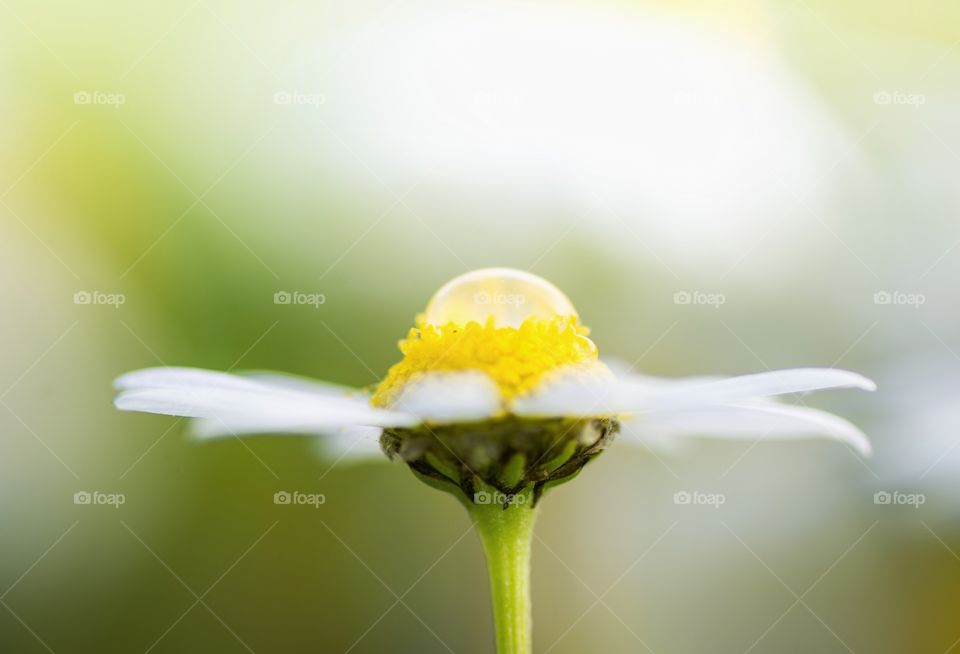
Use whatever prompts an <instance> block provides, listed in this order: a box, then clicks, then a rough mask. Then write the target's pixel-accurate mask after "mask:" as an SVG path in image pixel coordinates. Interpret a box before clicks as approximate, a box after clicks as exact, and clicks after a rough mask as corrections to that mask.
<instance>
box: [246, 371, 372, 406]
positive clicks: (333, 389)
mask: <svg viewBox="0 0 960 654" xmlns="http://www.w3.org/2000/svg"><path fill="white" fill-rule="evenodd" d="M239 374H240V375H241V376H243V377H244V378H246V379H251V380H253V381H257V382H261V383H264V384H269V385H271V386H279V387H282V388H287V389H290V390H293V391H302V392H304V393H316V394H318V395H332V396H336V397H351V398H355V399H359V400H363V401H369V399H370V393H369V392H367V391H365V390H361V389H358V388H351V387H349V386H341V385H340V384H331V383H329V382H325V381H321V380H319V379H310V378H309V377H301V376H299V375H288V374H286V373H282V372H272V371H261V370H253V371H248V370H245V371H243V372H240V373H239Z"/></svg>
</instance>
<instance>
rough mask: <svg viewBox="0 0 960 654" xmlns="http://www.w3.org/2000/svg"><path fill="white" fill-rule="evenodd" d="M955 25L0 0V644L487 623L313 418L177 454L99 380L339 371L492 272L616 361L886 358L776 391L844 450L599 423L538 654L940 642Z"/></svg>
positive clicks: (382, 642)
mask: <svg viewBox="0 0 960 654" xmlns="http://www.w3.org/2000/svg"><path fill="white" fill-rule="evenodd" d="M958 39H960V6H958V5H957V4H956V3H949V2H941V1H937V0H919V1H918V2H912V3H909V4H901V3H874V2H865V1H863V0H855V1H851V2H845V3H834V2H827V1H826V0H770V1H766V2H756V1H752V0H733V1H727V2H721V3H717V2H709V1H700V0H689V1H687V2H681V3H676V2H672V3H668V2H655V1H654V2H643V3H626V2H623V3H617V2H606V1H603V2H592V3H587V2H524V3H509V2H484V3H464V2H453V3H451V2H429V1H420V0H387V1H380V0H364V1H363V2H353V3H333V2H310V3H307V2H269V3H267V2H248V3H242V4H240V3H229V2H223V1H222V0H186V1H178V0H175V1H171V2H140V3H122V2H102V1H101V2H96V1H94V2H85V3H76V2H65V1H63V0H29V1H27V0H0V53H2V58H0V116H2V120H0V142H2V156H0V217H2V219H0V307H2V309H0V361H2V365H0V430H2V440H0V448H2V449H0V524H2V530H3V535H2V538H0V548H2V550H0V601H2V604H0V649H2V650H3V651H4V652H17V653H18V654H19V653H28V652H55V653H57V654H59V653H61V652H104V651H115V652H157V653H159V652H243V651H250V652H257V653H258V654H259V653H262V652H356V653H361V652H418V653H420V652H456V653H458V654H461V653H470V652H490V651H492V647H493V645H492V625H491V616H490V610H489V607H488V593H487V587H486V578H485V572H484V566H483V562H482V554H481V551H480V547H479V543H478V540H477V537H476V535H475V534H473V533H470V524H469V522H468V520H467V518H466V515H465V514H464V512H463V510H462V509H461V508H460V507H459V506H458V505H457V504H456V503H455V502H454V501H453V500H452V499H450V498H449V497H446V496H444V495H442V494H440V493H436V492H434V491H432V490H430V489H429V488H427V487H426V486H423V485H422V484H420V483H418V482H417V481H415V480H414V479H413V477H412V476H411V474H410V473H409V472H408V471H407V470H405V469H403V468H402V467H400V466H398V465H390V464H388V463H386V462H383V463H377V462H370V463H363V464H350V465H348V464H347V463H345V462H340V463H337V464H334V463H333V462H332V461H330V460H329V459H326V460H325V459H323V458H322V457H321V456H319V455H318V454H317V447H316V444H315V443H313V442H312V441H311V439H309V438H303V437H299V438H271V437H264V438H258V439H250V440H246V441H244V442H239V441H229V442H218V443H213V444H209V445H203V446H198V445H195V444H192V443H190V442H188V441H187V440H186V439H185V438H184V437H183V434H182V430H183V426H184V425H183V423H178V422H177V421H175V420H174V419H168V418H164V417H157V416H145V415H132V414H120V413H118V412H115V411H114V410H113V408H112V406H111V398H112V390H111V381H112V379H113V378H115V377H116V376H117V375H118V374H120V373H122V372H125V371H127V370H131V369H135V368H139V367H146V366H154V365H164V364H167V365H195V366H202V367H209V368H215V369H235V370H240V369H262V368H268V369H278V370H285V371H290V372H294V373H300V374H305V375H310V376H316V377H320V378H323V379H328V380H333V381H337V382H341V383H345V384H353V385H360V386H363V385H368V384H372V383H374V382H375V381H376V380H377V379H378V377H379V376H381V375H382V374H383V373H384V372H385V370H386V369H387V367H388V366H389V365H390V364H391V363H393V362H394V361H395V360H396V359H397V356H398V353H397V351H396V345H395V344H396V341H397V340H398V339H399V338H401V337H402V336H403V335H404V334H405V332H406V330H407V329H408V328H409V326H410V325H411V323H412V320H413V317H414V315H415V314H416V312H418V311H420V310H422V308H423V307H424V305H425V303H426V301H427V299H428V298H429V296H430V294H431V293H432V292H433V290H435V289H436V288H437V287H438V286H439V285H440V284H442V283H443V282H444V281H446V280H447V279H448V278H450V277H452V276H454V275H457V274H459V273H461V272H463V271H465V270H467V269H471V268H477V267H484V266H491V265H505V266H513V267H517V268H522V269H527V270H531V271H532V272H535V273H537V274H540V275H542V276H545V277H546V278H548V279H550V280H551V281H553V282H555V283H556V284H557V285H558V286H560V287H561V288H563V289H564V290H565V291H567V293H568V294H569V295H570V296H571V298H572V299H573V301H574V302H575V304H576V305H577V307H578V309H579V311H580V314H581V316H582V317H583V318H584V320H585V321H586V322H587V323H588V324H589V325H591V326H592V328H593V336H594V339H595V341H596V342H597V343H598V344H599V345H600V347H601V350H602V352H603V353H604V354H606V355H612V356H616V357H619V358H621V359H624V360H626V361H628V362H631V363H633V364H634V365H635V366H636V367H637V368H638V369H640V370H642V371H645V372H648V373H652V374H658V375H668V376H672V375H687V374H715V373H739V372H749V371H755V370H765V369H768V368H771V369H775V368H779V367H786V366H796V365H826V366H829V365H837V366H843V367H848V368H851V369H855V370H858V371H861V372H863V373H865V374H867V375H869V376H871V377H873V378H874V379H876V380H877V382H878V383H879V385H880V390H879V391H878V392H877V393H875V394H872V395H867V394H857V393H845V392H839V393H836V394H831V395H830V396H829V397H814V398H811V399H809V400H807V401H808V402H810V403H811V404H815V405H816V406H820V407H824V408H828V409H830V410H834V411H837V412H839V413H841V414H843V415H845V416H847V417H850V418H851V419H853V420H854V421H855V422H857V423H858V424H860V425H861V426H863V428H864V429H865V430H866V431H867V432H868V434H869V435H870V437H871V439H872V441H873V443H874V446H875V450H876V451H875V454H874V456H873V457H872V458H869V459H863V458H860V457H858V456H857V455H856V454H855V453H854V452H853V451H851V450H850V449H848V448H847V447H845V446H843V445H840V444H836V443H829V442H821V441H807V442H781V443H756V442H753V441H750V440H741V441H729V442H716V441H712V442H694V443H691V444H689V445H688V446H684V447H676V448H672V449H670V450H669V451H648V450H646V449H644V448H643V447H639V446H633V447H631V444H630V443H629V442H626V441H625V442H622V443H618V444H617V445H616V447H614V448H613V449H612V450H611V451H610V452H608V453H606V454H604V455H603V456H602V457H600V458H599V459H598V460H597V461H596V462H595V463H593V464H591V465H590V466H588V468H587V469H586V470H585V471H584V473H583V474H582V475H581V476H580V477H579V478H578V479H577V481H576V482H575V483H572V484H568V485H566V486H563V487H561V488H559V489H557V490H555V491H554V492H552V493H551V494H550V495H549V496H548V497H547V498H546V501H545V502H544V504H543V506H542V512H541V517H540V521H539V524H538V540H537V543H536V545H535V552H534V571H533V576H534V611H535V640H536V650H537V651H538V652H555V653H556V654H561V653H574V652H584V651H604V652H646V651H650V652H655V653H656V654H669V653H688V652H714V653H720V652H724V653H726V652H731V653H746V652H757V653H760V652H784V653H786V652H839V653H843V652H858V653H859V652H891V653H892V652H906V651H909V652H931V653H933V654H943V653H945V652H949V651H952V650H954V649H955V648H957V646H958V642H960V641H958V639H960V621H958V620H957V615H958V610H960V556H958V554H960V522H958V520H960V500H958V495H957V488H958V487H960V479H958V474H957V473H958V470H960V448H957V447H956V446H957V444H958V442H960V434H958V433H957V424H958V418H960V404H958V400H957V398H958V397H960V395H958V393H960V376H958V371H960V312H958V311H957V282H958V279H960V277H958V273H960V220H958V209H960V195H958V193H957V173H958V169H960V167H958V165H960V123H958V122H957V115H958V108H960V93H958V92H960V87H958V85H957V80H958V74H960V40H958ZM279 292H290V293H294V292H296V293H301V294H304V296H309V295H310V294H315V295H317V296H320V295H322V299H323V302H322V304H321V303H319V301H318V302H317V303H316V304H315V305H310V304H277V303H275V301H274V296H275V294H276V293H279ZM281 490H287V491H293V490H298V491H301V492H306V493H322V494H323V495H324V496H325V498H326V502H325V503H324V504H323V505H322V506H321V507H319V508H316V509H314V508H310V507H293V506H278V505H275V504H274V503H273V500H272V498H273V494H274V493H275V492H277V491H281ZM84 491H86V492H93V491H98V492H101V493H108V494H109V493H121V494H123V497H124V499H125V501H124V503H123V505H122V506H119V507H118V508H115V507H111V506H91V505H82V504H79V505H78V504H75V503H74V500H73V497H74V494H75V493H77V492H84ZM678 492H688V493H693V492H698V493H705V494H722V496H723V498H724V502H723V504H722V505H721V506H719V507H716V506H711V505H699V506H693V505H684V504H678V503H675V501H674V495H675V494H676V493H678ZM878 492H879V493H889V494H890V495H889V496H887V497H891V498H893V499H892V500H891V502H890V503H889V504H884V503H882V502H883V499H882V498H883V497H884V496H883V495H880V496H877V497H878V498H880V499H875V493H878ZM878 502H880V503H878Z"/></svg>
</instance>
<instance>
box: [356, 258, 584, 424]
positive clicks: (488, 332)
mask: <svg viewBox="0 0 960 654" xmlns="http://www.w3.org/2000/svg"><path fill="white" fill-rule="evenodd" d="M588 331H589V330H588V329H587V328H586V327H584V326H582V325H580V323H579V319H578V317H577V314H576V311H575V310H574V308H573V305H572V304H571V303H570V300H568V299H567V297H566V296H565V295H564V294H563V293H562V292H561V291H560V290H559V289H558V288H556V287H555V286H553V285H552V284H550V283H549V282H547V281H546V280H544V279H541V278H540V277H537V276H536V275H531V274H530V273H525V272H522V271H519V270H511V269H507V268H491V269H485V270H476V271H473V272H471V273H467V274H465V275H461V276H460V277H457V278H455V279H453V280H451V281H450V282H448V283H447V284H446V285H444V286H443V287H442V288H441V289H440V290H439V291H437V293H436V295H434V297H433V299H432V300H431V301H430V303H429V304H428V306H427V310H426V312H425V313H424V314H423V315H421V316H418V318H417V326H416V327H415V328H413V329H411V330H410V332H409V334H408V335H407V338H406V339H404V340H402V341H400V343H399V345H400V351H401V352H402V353H403V360H402V361H400V363H397V364H396V365H394V366H393V367H391V368H390V371H389V372H388V373H387V377H386V378H385V379H384V380H383V381H382V382H381V383H380V385H379V386H378V387H377V389H376V392H375V393H374V396H373V400H372V401H373V404H374V405H376V406H389V405H391V404H393V403H394V402H395V400H396V398H397V397H398V396H399V394H400V393H401V392H402V391H403V389H404V387H405V386H406V385H407V384H408V383H410V382H411V381H416V380H417V379H418V378H419V377H421V376H422V375H424V374H427V373H431V372H457V371H469V370H478V371H481V372H484V373H486V374H487V375H488V376H489V377H490V379H491V380H492V381H493V382H494V383H495V384H496V385H497V387H498V388H499V389H500V394H501V396H502V397H503V399H504V400H510V399H512V398H514V397H516V396H518V395H521V394H523V393H525V392H527V391H529V390H531V389H533V388H534V387H536V385H537V384H538V383H539V382H540V381H541V379H542V378H543V377H544V375H546V374H547V373H549V372H550V371H552V370H554V369H556V368H558V367H561V366H568V365H574V364H581V363H588V362H593V361H596V359H597V348H596V346H595V345H594V344H593V342H592V341H591V340H590V339H589V338H587V334H588Z"/></svg>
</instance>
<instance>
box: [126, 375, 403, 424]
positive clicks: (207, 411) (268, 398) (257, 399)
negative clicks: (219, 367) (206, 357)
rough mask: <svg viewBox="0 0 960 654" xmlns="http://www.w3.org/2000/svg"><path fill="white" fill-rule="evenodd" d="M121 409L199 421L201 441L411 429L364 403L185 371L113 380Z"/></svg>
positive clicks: (399, 416) (395, 414)
mask: <svg viewBox="0 0 960 654" xmlns="http://www.w3.org/2000/svg"><path fill="white" fill-rule="evenodd" d="M117 386H118V387H119V388H121V389H124V390H122V391H121V393H120V394H119V395H118V396H117V398H116V400H115V401H114V403H115V405H116V406H117V408H118V409H121V410H124V411H144V412H147V413H160V414H165V415H174V416H185V417H190V418H199V419H202V420H201V421H199V423H198V424H197V425H196V427H195V432H196V433H197V434H198V435H201V436H204V437H215V436H225V435H226V436H229V435H231V434H236V435H242V434H253V433H270V432H273V433H277V432H283V433H309V434H330V433H336V432H337V430H340V429H343V428H345V427H352V426H368V427H388V426H412V425H414V424H416V423H417V422H419V420H418V419H417V418H416V417H414V416H413V415H411V414H409V413H404V412H400V411H386V410H383V409H378V408H375V407H371V406H370V405H369V404H368V403H367V401H366V400H365V399H362V398H351V397H342V396H336V395H333V394H329V393H328V394H324V393H317V392H306V391H304V390H299V389H292V388H290V387H287V386H284V385H280V384H277V383H268V381H265V380H255V379H247V378H243V377H240V376H237V375H230V374H226V373H216V372H211V371H205V370H196V369H189V368H156V369H149V370H140V371H137V372H134V373H130V374H128V375H124V376H123V377H121V378H120V379H118V380H117Z"/></svg>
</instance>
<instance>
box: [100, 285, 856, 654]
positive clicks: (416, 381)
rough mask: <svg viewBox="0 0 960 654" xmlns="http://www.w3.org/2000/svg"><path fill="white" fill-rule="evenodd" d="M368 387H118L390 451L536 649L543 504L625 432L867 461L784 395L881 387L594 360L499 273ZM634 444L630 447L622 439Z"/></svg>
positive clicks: (825, 418)
mask: <svg viewBox="0 0 960 654" xmlns="http://www.w3.org/2000/svg"><path fill="white" fill-rule="evenodd" d="M399 345H400V351H401V352H402V353H403V358H402V360H401V361H400V362H399V363H397V364H396V365H394V366H393V367H392V368H390V370H389V371H388V372H387V374H386V376H385V377H384V379H383V381H381V382H380V383H379V384H378V385H377V386H376V387H375V388H373V389H369V390H361V389H351V388H345V387H342V386H337V385H334V384H328V383H325V382H319V381H312V380H307V379H303V378H299V377H291V376H285V375H281V374H275V373H250V374H227V373H221V372H213V371H206V370H199V369H195V368H150V369H146V370H139V371H135V372H131V373H128V374H126V375H123V376H122V377H120V378H119V379H117V381H116V387H117V389H118V390H119V391H120V392H119V394H118V395H117V398H116V400H115V404H116V406H117V408H118V409H121V410H124V411H143V412H147V413H159V414H165V415H173V416H185V417H189V418H193V419H194V420H193V421H192V431H193V433H194V435H196V436H197V437H199V438H202V439H210V438H217V437H239V436H246V435H252V434H282V433H286V434H312V435H316V436H318V437H319V438H321V439H322V440H323V442H324V443H326V444H327V445H328V446H329V447H331V448H333V449H336V450H339V452H340V455H341V456H344V455H347V454H352V453H357V452H368V451H369V449H370V447H369V446H370V444H371V443H376V442H377V440H379V448H380V449H381V450H382V452H383V453H384V454H386V456H388V457H389V458H391V459H394V460H398V461H402V462H404V463H406V465H407V466H409V468H410V470H412V471H413V472H414V474H415V475H416V476H417V477H419V478H420V479H421V480H423V481H425V482H426V483H428V484H430V485H431V486H434V487H436V488H439V489H442V490H445V491H448V492H450V493H452V494H453V495H455V496H456V497H457V498H458V499H460V500H461V502H463V504H464V505H465V506H466V507H467V509H468V510H469V511H470V513H471V515H472V517H473V519H474V521H475V524H476V525H477V528H478V531H479V533H480V536H481V540H482V542H483V545H484V551H485V553H486V556H487V563H488V570H489V573H490V580H491V590H492V595H493V605H494V620H495V625H496V632H497V633H496V638H497V647H498V651H499V652H500V653H501V654H527V653H528V652H529V651H530V648H531V642H530V599H529V558H530V544H531V538H532V528H533V520H534V516H535V507H536V505H537V503H538V502H539V500H540V499H541V497H542V496H543V493H544V492H545V491H546V490H547V489H549V488H550V487H551V486H553V485H556V484H559V483H562V482H565V481H568V480H570V479H571V478H573V477H574V476H575V475H576V474H577V473H579V472H580V470H581V469H582V468H583V467H584V466H585V465H586V464H587V463H589V462H590V461H591V460H593V459H594V458H595V457H596V456H598V455H599V454H600V453H602V452H603V451H604V450H605V449H606V448H607V446H608V445H609V444H610V443H611V442H612V440H613V439H614V437H615V436H616V435H617V434H618V432H621V431H623V432H628V434H627V436H629V437H630V438H631V439H635V440H638V441H640V442H645V443H648V444H667V445H669V444H670V443H673V442H676V441H677V440H678V439H682V438H685V437H689V436H700V437H708V436H714V437H724V438H751V439H777V438H779V439H783V438H803V437H824V438H830V439H834V440H838V441H841V442H843V443H846V444H847V445H849V446H852V447H854V448H855V449H856V450H858V451H859V452H860V453H862V454H869V452H870V444H869V442H868V441H867V439H866V437H865V436H864V434H863V433H862V432H861V431H860V430H859V429H857V428H856V427H855V426H854V425H852V424H851V423H849V422H848V421H846V420H844V419H843V418H840V417H838V416H835V415H833V414H830V413H827V412H824V411H820V410H817V409H812V408H809V407H806V406H798V405H793V404H784V403H781V402H779V401H777V398H778V397H779V396H784V395H788V394H796V393H808V392H810V391H815V390H822V389H830V388H858V389H863V390H874V388H875V385H874V384H873V382H871V381H870V380H868V379H866V378H865V377H863V376H861V375H859V374H857V373H854V372H849V371H846V370H838V369H834V368H796V369H789V370H777V371H769V372H761V373H755V374H748V375H741V376H735V377H693V378H687V379H662V378H655V377H650V376H646V375H640V374H637V373H634V372H631V371H630V370H628V369H626V367H625V366H622V365H619V364H616V363H605V362H603V361H601V360H600V359H599V356H598V350H597V346H596V345H595V344H594V343H593V341H591V340H590V338H589V330H588V329H587V328H586V327H585V326H584V325H582V324H581V322H580V319H579V316H578V315H577V312H576V310H575V309H574V307H573V304H572V303H571V302H570V300H569V299H568V298H567V297H566V295H564V294H563V293H562V292H561V291H560V290H559V289H558V288H556V287H555V286H553V285H552V284H550V283H549V282H547V281H546V280H544V279H541V278H540V277H537V276H536V275H532V274H530V273H527V272H522V271H519V270H512V269H507V268H491V269H484V270H476V271H473V272H469V273H466V274H464V275H461V276H459V277H457V278H455V279H453V280H451V281H450V282H448V283H447V284H445V285H444V286H443V287H441V288H440V290H439V291H437V292H436V294H435V295H434V296H433V298H432V299H431V300H430V302H429V303H428V305H427V308H426V311H425V312H424V313H423V314H421V315H420V316H418V317H417V319H416V326H415V327H414V328H412V329H410V331H409V333H408V334H407V337H406V338H405V339H404V340H402V341H400V344H399ZM622 437H623V436H622Z"/></svg>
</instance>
